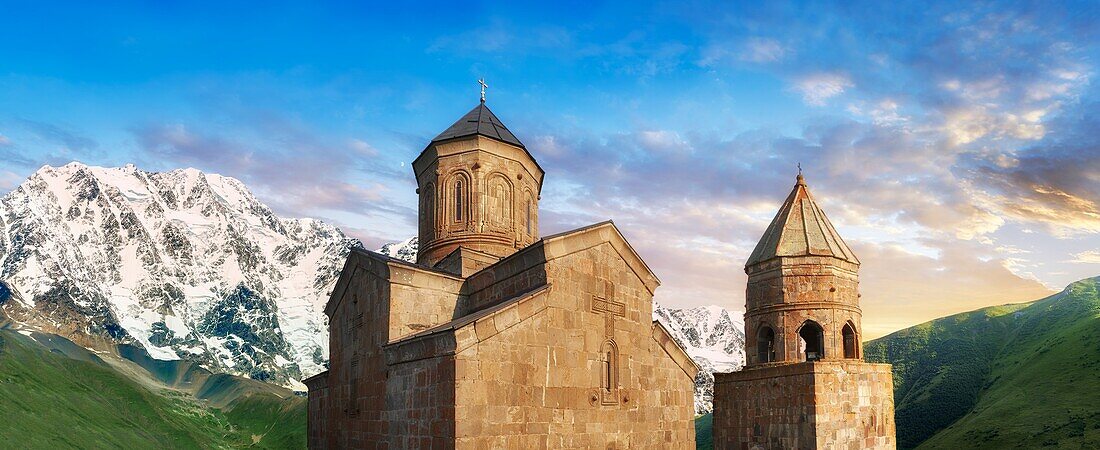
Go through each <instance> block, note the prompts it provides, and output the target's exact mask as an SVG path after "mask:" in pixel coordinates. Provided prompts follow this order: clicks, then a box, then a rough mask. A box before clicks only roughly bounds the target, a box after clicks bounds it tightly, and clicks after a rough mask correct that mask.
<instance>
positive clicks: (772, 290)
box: [713, 170, 897, 449]
mask: <svg viewBox="0 0 1100 450" xmlns="http://www.w3.org/2000/svg"><path fill="white" fill-rule="evenodd" d="M859 265H860V262H859V259H858V258H856V255H855V254H854V253H852V249H850V248H848V245H847V244H845V243H844V239H841V238H840V234H838V233H837V232H836V228H833V224H832V223H830V222H829V219H828V218H827V217H825V213H824V212H823V211H822V210H821V208H820V207H818V206H817V202H815V201H814V198H813V196H812V195H810V190H809V188H808V187H807V186H806V180H805V178H803V177H802V173H801V170H799V174H798V178H797V179H796V180H795V184H794V189H792V190H791V193H790V195H788V196H787V200H786V201H784V202H783V206H781V207H780V208H779V212H778V213H776V215H775V218H774V219H772V222H771V224H770V225H768V228H767V230H765V231H764V236H763V237H761V238H760V242H759V243H757V244H756V249H754V250H753V252H752V254H751V255H750V256H749V259H748V261H747V262H746V263H745V273H747V274H748V276H749V279H748V284H747V286H746V287H745V356H746V357H747V358H746V361H747V364H746V365H745V368H744V369H742V370H740V371H738V372H730V373H716V374H714V428H713V438H714V448H799V449H837V448H846V449H856V448H859V449H863V448H876V449H894V448H895V447H896V445H897V443H896V439H895V429H894V387H893V383H894V382H893V374H892V372H891V368H890V365H889V364H868V363H865V362H863V348H862V344H861V343H860V339H861V337H862V332H861V325H860V321H861V319H862V312H861V311H860V309H859V275H858V271H859Z"/></svg>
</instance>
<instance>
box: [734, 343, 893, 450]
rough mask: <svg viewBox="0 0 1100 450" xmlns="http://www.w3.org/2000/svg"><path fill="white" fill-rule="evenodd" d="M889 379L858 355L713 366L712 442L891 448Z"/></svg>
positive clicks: (746, 445) (767, 446) (886, 367)
mask: <svg viewBox="0 0 1100 450" xmlns="http://www.w3.org/2000/svg"><path fill="white" fill-rule="evenodd" d="M892 380H893V378H892V374H891V371H890V365H888V364H867V363H864V362H860V361H825V362H816V363H799V364H782V365H765V366H760V367H757V368H751V369H746V370H742V371H740V372H733V373H728V374H715V382H714V401H715V404H714V431H713V433H714V445H715V448H717V449H771V448H797V449H864V448H876V449H893V448H895V446H896V442H895V438H894V436H895V434H894V402H893V381H892Z"/></svg>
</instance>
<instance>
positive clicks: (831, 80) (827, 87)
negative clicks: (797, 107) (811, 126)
mask: <svg viewBox="0 0 1100 450" xmlns="http://www.w3.org/2000/svg"><path fill="white" fill-rule="evenodd" d="M852 86H854V85H853V84H852V80H850V79H849V78H848V77H847V76H845V75H841V74H835V73H815V74H811V75H807V76H804V77H802V78H801V79H799V80H798V81H797V82H796V83H795V85H794V86H793V87H792V88H793V89H794V90H795V91H797V92H798V93H800V94H802V101H804V102H806V104H808V105H812V106H823V105H825V102H826V101H828V100H829V99H830V98H833V97H836V96H838V95H840V94H843V93H844V90H845V89H847V88H850V87H852Z"/></svg>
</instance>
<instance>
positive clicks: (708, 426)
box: [695, 413, 714, 450]
mask: <svg viewBox="0 0 1100 450" xmlns="http://www.w3.org/2000/svg"><path fill="white" fill-rule="evenodd" d="M713 428H714V415H713V414H710V413H707V414H703V415H701V416H699V417H696V418H695V449H696V450H711V449H713V448H714V436H713V435H712V434H711V430H712V429H713Z"/></svg>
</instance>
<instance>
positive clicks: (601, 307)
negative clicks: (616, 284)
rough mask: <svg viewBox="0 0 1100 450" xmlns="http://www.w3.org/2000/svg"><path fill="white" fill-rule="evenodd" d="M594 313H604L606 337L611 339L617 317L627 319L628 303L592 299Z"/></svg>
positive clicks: (598, 298)
mask: <svg viewBox="0 0 1100 450" xmlns="http://www.w3.org/2000/svg"><path fill="white" fill-rule="evenodd" d="M592 311H593V312H597V313H603V317H604V337H606V338H608V339H611V338H612V337H613V335H614V331H615V322H614V321H615V317H626V303H623V302H617V301H614V300H608V299H606V298H600V297H594V298H592Z"/></svg>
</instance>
